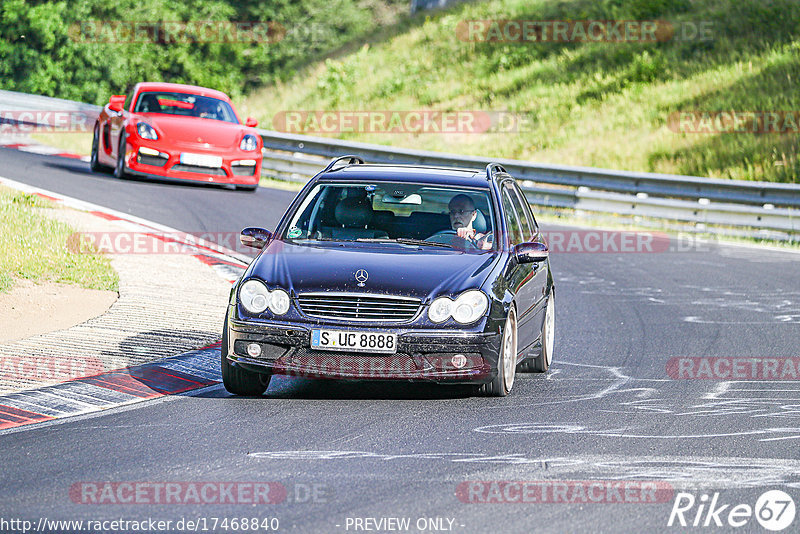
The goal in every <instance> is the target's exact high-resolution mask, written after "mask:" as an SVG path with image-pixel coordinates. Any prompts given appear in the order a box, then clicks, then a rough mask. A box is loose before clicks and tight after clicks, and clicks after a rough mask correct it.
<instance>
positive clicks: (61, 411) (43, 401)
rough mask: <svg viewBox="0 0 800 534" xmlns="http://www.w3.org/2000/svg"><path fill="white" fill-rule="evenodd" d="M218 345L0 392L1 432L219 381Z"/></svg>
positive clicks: (197, 387)
mask: <svg viewBox="0 0 800 534" xmlns="http://www.w3.org/2000/svg"><path fill="white" fill-rule="evenodd" d="M219 347H220V342H217V343H214V344H212V345H208V346H207V347H203V348H201V349H198V350H194V351H190V352H187V353H184V354H181V355H178V356H172V357H170V358H165V359H163V360H159V361H156V362H151V363H146V364H142V365H137V366H134V367H126V368H124V369H117V370H114V371H108V372H105V373H100V374H98V375H93V376H87V377H84V378H77V379H75V380H70V381H68V382H63V383H61V384H56V385H54V386H47V387H44V388H41V389H35V390H27V391H20V392H18V393H12V394H10V395H5V396H2V397H0V432H1V431H4V430H9V429H12V428H17V427H21V426H26V425H32V424H35V423H43V422H46V421H54V420H57V419H62V418H65V417H70V416H75V415H83V414H90V413H93V412H100V411H103V410H108V409H110V408H116V407H119V406H125V405H129V404H135V403H138V402H143V401H146V400H152V399H156V398H159V397H164V396H167V395H177V394H181V393H186V392H189V391H193V390H196V389H201V388H205V387H209V386H213V385H216V384H219V383H220V382H221V381H222V376H221V374H220V373H221V371H220V360H219V359H220V354H219Z"/></svg>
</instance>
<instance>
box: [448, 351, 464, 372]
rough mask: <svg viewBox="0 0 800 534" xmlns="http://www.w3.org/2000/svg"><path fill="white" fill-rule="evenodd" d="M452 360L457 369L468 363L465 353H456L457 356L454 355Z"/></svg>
mask: <svg viewBox="0 0 800 534" xmlns="http://www.w3.org/2000/svg"><path fill="white" fill-rule="evenodd" d="M450 362H451V363H452V364H453V367H455V368H456V369H461V368H462V367H464V366H465V365H467V357H466V356H464V355H463V354H456V355H455V356H453V358H452V359H451V360H450Z"/></svg>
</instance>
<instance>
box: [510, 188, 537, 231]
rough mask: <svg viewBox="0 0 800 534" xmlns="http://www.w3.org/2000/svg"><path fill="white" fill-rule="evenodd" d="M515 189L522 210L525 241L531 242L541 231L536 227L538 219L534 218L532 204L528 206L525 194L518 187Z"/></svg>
mask: <svg viewBox="0 0 800 534" xmlns="http://www.w3.org/2000/svg"><path fill="white" fill-rule="evenodd" d="M513 189H514V193H516V196H517V199H518V206H519V209H520V210H521V211H520V217H521V222H522V226H523V230H524V234H525V239H526V241H530V240H531V239H533V236H534V235H536V232H538V231H539V228H538V227H537V225H536V219H534V218H533V212H532V211H531V206H530V204H528V199H527V198H525V193H523V192H522V190H521V189H520V188H519V187H518V186H515V187H514V188H513Z"/></svg>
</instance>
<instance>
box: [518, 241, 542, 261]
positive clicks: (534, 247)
mask: <svg viewBox="0 0 800 534" xmlns="http://www.w3.org/2000/svg"><path fill="white" fill-rule="evenodd" d="M549 255H550V251H549V250H547V245H545V244H544V243H520V244H519V245H517V246H516V247H514V256H515V257H516V258H517V261H518V262H519V263H539V262H542V261H544V260H546V259H547V257H548V256H549Z"/></svg>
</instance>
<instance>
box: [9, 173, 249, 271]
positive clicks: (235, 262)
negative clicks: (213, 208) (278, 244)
mask: <svg viewBox="0 0 800 534" xmlns="http://www.w3.org/2000/svg"><path fill="white" fill-rule="evenodd" d="M0 185H5V186H7V187H10V188H12V189H16V190H17V191H22V192H23V193H28V194H32V195H36V196H39V197H41V198H45V199H47V200H50V201H52V202H55V203H57V204H61V205H63V206H66V207H69V208H73V209H77V210H80V211H85V212H89V213H91V214H92V215H96V216H98V217H102V218H103V219H106V220H109V221H120V222H123V223H125V225H126V226H127V227H128V228H129V229H130V231H131V232H136V233H141V234H143V235H145V236H148V237H152V238H154V239H160V240H168V241H170V242H175V243H177V244H179V245H181V248H182V249H183V250H186V251H188V253H189V254H190V255H191V256H194V257H195V258H197V259H198V260H200V261H202V262H203V263H205V264H207V265H209V266H210V267H212V268H213V269H214V271H215V272H216V273H217V274H218V275H219V276H220V277H222V279H223V280H227V281H228V282H230V283H234V282H236V280H238V279H239V276H240V275H241V274H242V271H243V270H244V269H245V268H247V266H248V265H249V264H250V262H251V261H252V259H253V258H251V257H248V256H246V255H244V254H240V253H238V252H236V251H234V250H231V249H229V248H226V247H223V246H220V245H218V244H216V243H212V242H209V241H205V240H203V239H190V237H191V236H187V234H185V233H184V232H181V231H180V230H176V229H175V228H171V227H169V226H165V225H163V224H159V223H156V222H153V221H149V220H147V219H143V218H141V217H136V216H135V215H130V214H127V213H122V212H120V211H117V210H114V209H111V208H106V207H104V206H99V205H97V204H93V203H91V202H86V201H84V200H79V199H77V198H73V197H69V196H66V195H62V194H60V193H54V192H53V191H48V190H46V189H41V188H39V187H34V186H31V185H28V184H24V183H22V182H17V181H15V180H11V179H9V178H4V177H2V176H0Z"/></svg>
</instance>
